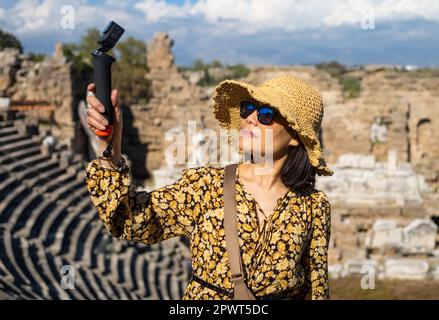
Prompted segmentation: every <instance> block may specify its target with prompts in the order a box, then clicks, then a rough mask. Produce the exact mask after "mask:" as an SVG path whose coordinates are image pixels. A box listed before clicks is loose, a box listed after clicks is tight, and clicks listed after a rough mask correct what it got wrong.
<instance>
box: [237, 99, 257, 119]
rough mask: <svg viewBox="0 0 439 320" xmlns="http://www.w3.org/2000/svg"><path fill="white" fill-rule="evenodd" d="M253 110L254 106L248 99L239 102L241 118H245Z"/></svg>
mask: <svg viewBox="0 0 439 320" xmlns="http://www.w3.org/2000/svg"><path fill="white" fill-rule="evenodd" d="M255 110H256V106H255V105H254V104H253V103H251V102H248V101H243V102H242V103H241V117H242V118H243V119H245V118H247V117H248V116H249V115H251V114H252V112H253V111H255Z"/></svg>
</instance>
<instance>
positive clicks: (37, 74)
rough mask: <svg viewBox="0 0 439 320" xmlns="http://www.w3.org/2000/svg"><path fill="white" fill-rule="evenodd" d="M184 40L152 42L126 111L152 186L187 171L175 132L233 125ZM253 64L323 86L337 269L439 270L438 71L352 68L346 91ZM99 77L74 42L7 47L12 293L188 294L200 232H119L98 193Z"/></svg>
mask: <svg viewBox="0 0 439 320" xmlns="http://www.w3.org/2000/svg"><path fill="white" fill-rule="evenodd" d="M171 49H172V40H171V39H170V38H169V36H168V35H167V34H164V33H158V34H156V35H155V37H154V39H152V41H151V42H150V43H148V50H147V61H148V67H149V68H150V71H149V72H148V74H146V79H148V81H150V83H151V88H152V97H151V98H150V100H149V102H148V104H145V105H132V106H129V107H124V108H123V109H122V112H124V121H125V122H124V145H123V152H124V154H125V155H126V156H127V158H128V159H129V162H130V164H132V168H133V170H132V173H133V178H134V180H133V181H134V183H135V184H136V185H138V186H139V190H151V189H154V188H156V187H159V186H162V185H165V184H167V183H172V182H173V181H175V180H176V179H177V178H178V176H179V175H180V173H181V170H182V169H183V168H181V167H169V166H167V165H166V164H165V161H164V150H165V148H166V146H167V141H166V139H165V138H164V133H165V132H167V131H169V130H174V129H176V130H181V131H182V132H185V133H186V134H187V132H186V130H187V121H189V120H195V121H197V125H199V127H198V129H204V128H214V129H219V128H218V126H217V123H216V121H215V120H214V119H213V115H212V112H211V110H210V108H209V103H210V97H211V95H212V92H213V88H212V87H199V86H197V85H195V83H196V81H197V79H198V78H199V76H200V74H197V73H196V72H194V73H187V72H185V73H182V72H179V71H178V70H177V67H176V65H175V63H174V56H173V54H172V50H171ZM250 70H251V72H250V74H249V75H248V76H247V77H246V78H245V79H243V80H244V81H247V82H250V83H253V84H258V83H261V82H263V81H264V80H267V79H269V78H271V77H274V76H276V75H278V74H281V73H282V74H285V73H287V74H291V75H295V76H299V77H301V78H303V79H305V80H307V81H309V82H310V83H312V84H313V85H315V86H316V87H317V88H318V89H319V91H320V92H321V93H322V97H323V100H324V104H325V117H324V122H323V124H322V143H323V145H324V148H325V153H326V156H327V159H328V162H329V165H330V167H333V168H334V169H335V175H334V176H333V177H318V179H317V184H318V188H319V189H322V190H324V191H325V192H326V193H327V194H328V196H329V198H330V200H331V204H332V236H331V242H330V251H329V260H330V276H331V277H333V278H338V277H344V276H349V275H353V274H361V273H362V270H363V268H364V266H367V267H369V268H371V269H372V270H374V272H375V273H376V274H377V275H378V277H381V278H396V279H424V280H425V279H429V280H432V281H438V280H439V234H438V222H439V211H438V208H439V188H438V186H439V145H438V144H434V143H432V141H434V140H435V138H438V137H439V131H438V129H437V128H439V126H437V125H435V124H437V123H438V121H439V112H438V111H437V105H438V103H439V96H438V93H437V87H438V85H439V80H438V77H437V75H436V74H435V73H430V72H402V71H398V70H394V69H392V68H386V67H380V66H367V67H366V68H364V69H357V70H353V71H352V72H351V74H352V75H353V76H356V77H359V78H360V79H361V84H362V89H361V93H360V96H359V97H357V98H356V99H346V98H345V97H344V96H343V89H342V87H341V85H340V83H339V82H338V81H337V79H335V78H334V77H331V76H330V75H329V74H328V73H326V72H324V71H321V70H318V69H317V68H315V67H312V66H285V67H273V66H250ZM223 71H224V70H223ZM89 82H91V81H90V75H86V74H78V73H75V72H74V71H73V69H72V64H71V63H70V62H69V61H67V60H66V58H65V57H64V56H63V54H62V45H61V44H58V45H57V46H56V48H55V52H54V54H53V55H52V56H47V57H46V58H45V59H44V60H43V61H41V62H35V61H31V59H29V57H28V56H26V55H25V54H20V53H18V52H17V51H14V50H10V49H6V50H4V51H2V52H0V97H3V98H0V298H3V299H178V298H180V297H181V296H182V294H183V291H184V288H185V285H186V282H187V281H188V280H189V278H190V275H191V268H190V260H189V252H188V245H189V244H188V243H187V241H186V240H185V239H183V238H174V239H170V240H167V241H165V242H162V243H160V244H156V245H152V246H144V245H141V244H138V243H131V242H127V241H119V240H117V239H115V238H113V237H111V236H110V235H109V234H108V233H107V232H106V231H105V230H104V229H103V225H102V223H100V221H99V220H98V217H97V214H96V211H95V209H94V208H93V206H92V204H91V202H90V200H89V197H88V192H87V189H86V187H85V183H84V174H85V172H84V169H85V166H86V165H87V163H88V161H90V160H91V159H93V158H94V157H95V156H96V150H97V149H96V142H97V141H96V137H93V135H91V133H90V132H89V131H88V130H87V129H84V128H86V125H85V124H84V108H85V107H84V103H83V101H82V100H83V98H84V93H85V86H86V84H87V83H89ZM81 101H82V102H81ZM189 153H190V150H189ZM151 178H152V179H151ZM151 181H152V182H151ZM66 270H67V271H66ZM66 279H73V280H72V281H73V282H69V283H70V284H71V283H73V284H74V290H72V289H70V287H68V286H67V288H66V282H65V280H66Z"/></svg>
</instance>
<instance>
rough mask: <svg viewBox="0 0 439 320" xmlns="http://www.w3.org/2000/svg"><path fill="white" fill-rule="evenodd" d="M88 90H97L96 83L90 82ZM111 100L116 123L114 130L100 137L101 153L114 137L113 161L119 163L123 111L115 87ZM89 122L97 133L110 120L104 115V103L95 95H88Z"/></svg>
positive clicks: (89, 125) (92, 129) (91, 128)
mask: <svg viewBox="0 0 439 320" xmlns="http://www.w3.org/2000/svg"><path fill="white" fill-rule="evenodd" d="M87 91H91V92H93V94H94V92H95V84H94V83H90V84H89V85H88V86H87ZM111 102H112V103H113V107H114V123H113V131H112V133H111V134H110V135H109V136H107V137H99V138H100V139H99V142H100V143H99V149H100V150H99V155H101V154H102V152H103V151H104V150H105V149H106V148H107V146H108V144H109V143H110V141H111V138H113V143H112V144H113V149H112V162H113V164H115V165H116V164H117V162H118V161H119V159H120V157H121V144H122V124H123V121H122V112H121V110H120V103H119V96H118V92H117V89H113V90H112V92H111ZM87 104H88V105H89V107H88V108H87V124H88V127H89V128H90V130H91V131H92V132H93V133H94V134H96V130H105V128H106V127H107V126H108V120H107V119H106V118H105V117H104V116H103V115H102V113H104V112H105V108H104V106H103V104H102V103H101V102H100V101H99V100H98V99H97V98H96V97H95V96H94V95H87Z"/></svg>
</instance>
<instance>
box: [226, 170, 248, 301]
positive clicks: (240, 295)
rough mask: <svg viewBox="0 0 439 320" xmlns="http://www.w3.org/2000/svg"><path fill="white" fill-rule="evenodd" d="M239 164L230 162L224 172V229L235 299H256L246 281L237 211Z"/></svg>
mask: <svg viewBox="0 0 439 320" xmlns="http://www.w3.org/2000/svg"><path fill="white" fill-rule="evenodd" d="M237 167H238V165H237V164H236V163H235V164H230V165H227V166H226V167H225V173H224V229H225V239H226V247H227V251H228V254H229V263H230V270H231V272H232V282H233V285H234V299H235V300H256V298H255V296H254V295H253V293H252V292H251V291H250V289H249V288H248V287H247V285H246V283H245V282H244V272H243V266H242V259H241V252H240V250H239V238H238V227H237V212H236V170H237Z"/></svg>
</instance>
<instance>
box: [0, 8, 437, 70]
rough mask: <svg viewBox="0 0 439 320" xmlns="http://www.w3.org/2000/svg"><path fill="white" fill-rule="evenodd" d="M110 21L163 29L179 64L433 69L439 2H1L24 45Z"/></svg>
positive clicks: (2, 13) (68, 38) (39, 46)
mask: <svg viewBox="0 0 439 320" xmlns="http://www.w3.org/2000/svg"><path fill="white" fill-rule="evenodd" d="M110 20H114V21H116V22H117V23H119V24H120V25H121V26H123V27H124V28H125V30H126V33H125V34H124V36H123V37H127V36H134V37H136V38H138V39H141V40H143V41H150V40H151V39H152V37H153V35H154V33H155V32H157V31H164V32H168V33H169V35H170V36H171V38H173V39H174V47H173V52H174V54H175V58H176V63H177V64H178V65H186V66H188V65H191V64H192V63H193V61H194V60H195V59H202V60H203V61H206V62H210V61H212V60H214V59H218V60H220V61H222V62H224V63H227V64H236V63H244V64H258V65H261V64H262V65H296V64H313V63H320V62H325V61H332V60H336V61H339V62H341V63H344V64H348V65H355V64H390V65H418V66H432V67H439V55H438V54H437V53H438V52H439V1H438V0H186V1H184V0H181V1H177V0H168V1H160V0H128V1H120V0H100V1H98V0H97V1H91V0H88V1H87V0H58V1H55V0H18V1H10V0H0V29H2V30H5V31H7V32H10V33H13V34H14V35H15V36H17V37H18V38H19V39H20V41H21V42H22V44H23V46H24V49H25V51H26V52H35V53H51V52H53V51H54V47H55V43H56V42H64V43H68V42H78V41H79V40H80V38H81V36H83V35H84V34H85V32H86V30H87V29H88V28H98V29H103V28H104V27H105V26H106V24H107V23H108V21H110Z"/></svg>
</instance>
